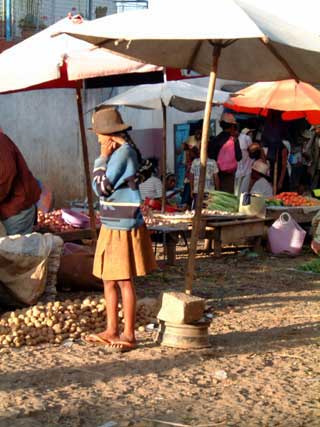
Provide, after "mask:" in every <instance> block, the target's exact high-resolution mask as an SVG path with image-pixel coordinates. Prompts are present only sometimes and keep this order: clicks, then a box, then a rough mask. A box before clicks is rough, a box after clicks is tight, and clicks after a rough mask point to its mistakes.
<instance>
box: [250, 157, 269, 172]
mask: <svg viewBox="0 0 320 427" xmlns="http://www.w3.org/2000/svg"><path fill="white" fill-rule="evenodd" d="M252 170H253V171H256V172H259V173H261V174H262V175H265V176H268V173H269V166H268V165H267V164H266V163H265V162H264V161H263V160H260V159H259V160H256V161H255V162H254V163H253V165H252Z"/></svg>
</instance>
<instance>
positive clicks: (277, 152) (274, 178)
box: [273, 148, 279, 196]
mask: <svg viewBox="0 0 320 427" xmlns="http://www.w3.org/2000/svg"><path fill="white" fill-rule="evenodd" d="M278 162H279V148H277V150H276V158H275V160H274V169H273V195H274V196H275V195H276V194H277V190H278V182H277V181H278Z"/></svg>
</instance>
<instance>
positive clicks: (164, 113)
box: [161, 102, 167, 213]
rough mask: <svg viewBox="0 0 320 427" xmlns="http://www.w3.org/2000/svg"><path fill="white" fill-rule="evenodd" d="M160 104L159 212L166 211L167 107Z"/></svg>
mask: <svg viewBox="0 0 320 427" xmlns="http://www.w3.org/2000/svg"><path fill="white" fill-rule="evenodd" d="M161 104H162V126H163V130H162V159H161V161H162V167H161V169H162V203H161V212H162V213H164V212H165V210H166V174H167V107H166V106H165V105H164V103H163V102H161Z"/></svg>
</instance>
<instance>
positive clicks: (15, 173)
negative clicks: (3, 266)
mask: <svg viewBox="0 0 320 427" xmlns="http://www.w3.org/2000/svg"><path fill="white" fill-rule="evenodd" d="M0 159H1V167H0V221H1V222H2V224H3V226H4V228H5V229H6V233H7V235H14V234H28V233H31V232H32V229H33V225H34V223H35V221H36V214H37V213H36V203H37V201H38V200H39V198H40V193H41V190H40V187H39V185H38V183H37V181H36V179H35V178H34V176H33V175H32V173H31V172H30V170H29V168H28V166H27V163H26V161H25V160H24V158H23V156H22V154H21V152H20V151H19V149H18V147H17V146H16V145H15V144H14V143H13V142H12V141H11V139H10V138H9V137H8V136H7V135H5V134H4V133H2V132H0Z"/></svg>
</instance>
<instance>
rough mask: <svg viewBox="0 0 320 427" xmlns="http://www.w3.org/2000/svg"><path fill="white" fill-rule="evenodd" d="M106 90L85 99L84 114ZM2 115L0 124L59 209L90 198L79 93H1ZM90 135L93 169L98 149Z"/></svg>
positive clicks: (0, 106)
mask: <svg viewBox="0 0 320 427" xmlns="http://www.w3.org/2000/svg"><path fill="white" fill-rule="evenodd" d="M104 91H105V92H108V91H106V90H104ZM101 92H103V90H101V89H95V90H90V95H89V96H86V97H85V99H84V101H85V102H84V111H88V109H89V108H88V105H89V106H91V105H92V104H94V105H95V104H96V103H95V102H94V98H95V97H96V98H97V99H98V100H99V101H100V99H101ZM105 95H106V96H107V93H106V94H105ZM0 117H1V120H0V126H1V127H2V128H3V130H4V132H5V133H7V134H8V136H9V137H10V138H11V139H12V140H13V141H14V142H15V143H16V145H17V146H18V147H19V149H20V150H21V151H22V153H23V155H24V157H25V158H26V160H27V162H28V165H29V167H30V169H31V170H32V172H33V173H34V175H35V176H36V177H37V178H39V179H40V180H42V181H43V182H45V183H47V184H48V185H49V187H50V188H51V189H52V190H53V191H54V195H55V201H56V205H57V206H62V205H64V204H65V203H66V202H67V201H70V200H74V199H78V198H81V199H84V198H85V196H86V195H85V177H84V173H83V162H82V147H81V140H80V131H79V121H78V112H77V105H76V98H75V90H72V89H54V90H41V91H30V92H21V93H16V94H8V95H1V96H0ZM90 117H91V114H89V113H88V114H86V115H85V119H86V122H87V123H86V126H87V127H88V126H89V125H90ZM87 136H88V145H89V151H90V153H89V154H90V160H91V165H92V161H93V160H94V158H95V157H96V156H97V154H98V146H97V142H96V138H95V136H94V135H92V134H91V132H90V131H88V132H87Z"/></svg>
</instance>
